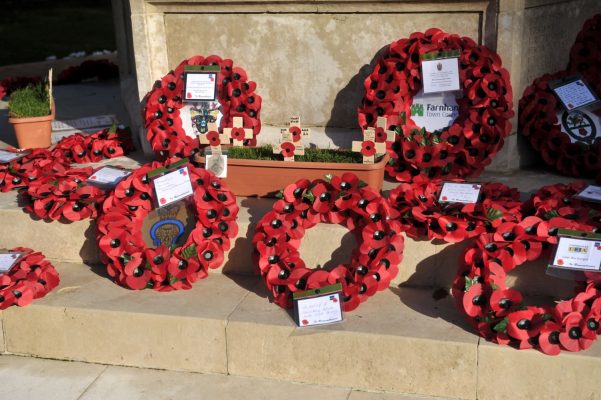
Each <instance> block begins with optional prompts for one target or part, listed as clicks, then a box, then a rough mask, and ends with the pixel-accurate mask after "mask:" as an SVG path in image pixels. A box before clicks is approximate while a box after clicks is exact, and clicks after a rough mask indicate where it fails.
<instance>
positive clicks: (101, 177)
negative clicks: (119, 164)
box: [87, 167, 131, 187]
mask: <svg viewBox="0 0 601 400" xmlns="http://www.w3.org/2000/svg"><path fill="white" fill-rule="evenodd" d="M129 174H131V172H130V171H127V170H124V169H120V168H113V167H102V168H100V169H99V170H98V171H96V172H94V173H93V174H92V175H90V177H89V178H88V179H87V180H88V182H90V183H96V184H98V185H101V186H110V187H115V186H117V184H118V183H119V181H120V180H121V179H123V178H125V177H126V176H128V175H129Z"/></svg>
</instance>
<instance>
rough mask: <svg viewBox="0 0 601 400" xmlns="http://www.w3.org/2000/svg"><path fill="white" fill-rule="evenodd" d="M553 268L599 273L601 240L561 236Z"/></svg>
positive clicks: (600, 266)
mask: <svg viewBox="0 0 601 400" xmlns="http://www.w3.org/2000/svg"><path fill="white" fill-rule="evenodd" d="M553 266H554V267H557V268H566V269H578V270H586V271H599V269H601V240H599V239H597V240H594V239H577V238H572V237H564V236H560V237H559V240H558V243H557V250H556V251H555V257H554V258H553Z"/></svg>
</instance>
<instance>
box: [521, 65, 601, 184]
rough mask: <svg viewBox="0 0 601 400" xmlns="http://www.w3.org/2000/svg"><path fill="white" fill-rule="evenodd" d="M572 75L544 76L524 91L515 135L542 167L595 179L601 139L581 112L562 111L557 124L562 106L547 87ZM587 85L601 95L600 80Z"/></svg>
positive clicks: (599, 169)
mask: <svg viewBox="0 0 601 400" xmlns="http://www.w3.org/2000/svg"><path fill="white" fill-rule="evenodd" d="M599 72H601V70H599ZM571 75H573V73H572V72H569V71H561V72H557V73H555V74H552V75H550V74H546V75H543V76H541V77H540V78H537V79H535V80H534V82H533V83H532V85H530V86H528V87H527V88H526V90H525V91H524V95H523V96H522V98H521V100H520V105H519V109H520V112H519V123H518V132H519V133H520V134H521V135H523V136H524V137H525V138H526V139H527V140H528V142H530V145H531V146H532V148H533V149H534V150H535V151H536V153H537V154H539V155H540V157H541V158H542V160H543V161H544V162H545V164H547V165H549V166H550V167H552V168H553V169H555V170H556V171H558V172H560V173H562V174H564V175H569V176H575V177H594V176H596V175H597V174H598V173H600V172H601V140H600V139H599V137H598V135H599V132H596V126H595V124H594V121H593V120H592V119H591V116H590V115H589V114H586V113H582V112H580V111H575V112H572V113H570V114H568V113H567V112H564V113H563V116H562V117H561V121H560V120H559V119H558V118H557V114H558V112H560V111H561V110H562V108H563V106H562V104H561V102H560V101H559V99H558V98H557V97H556V96H555V94H553V92H552V90H551V89H550V88H549V82H551V81H555V80H558V79H563V78H566V77H568V76H571ZM587 83H588V84H589V86H591V89H592V90H593V91H594V92H595V93H601V79H597V80H596V81H587ZM593 116H594V117H596V118H601V117H600V116H596V115H593ZM562 126H563V127H564V129H565V130H568V131H569V133H566V132H564V130H562Z"/></svg>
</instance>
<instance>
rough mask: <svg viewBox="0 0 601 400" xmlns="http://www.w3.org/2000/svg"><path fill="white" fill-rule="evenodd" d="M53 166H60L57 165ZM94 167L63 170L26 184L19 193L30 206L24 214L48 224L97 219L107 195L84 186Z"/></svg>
mask: <svg viewBox="0 0 601 400" xmlns="http://www.w3.org/2000/svg"><path fill="white" fill-rule="evenodd" d="M56 167H63V168H64V166H63V165H62V164H58V165H57V166H56ZM93 172H94V168H91V167H87V168H64V169H62V170H61V171H55V173H53V174H49V175H45V176H43V177H41V178H40V179H36V180H34V181H33V182H30V183H29V186H28V187H27V188H26V190H25V191H24V192H21V194H22V195H23V196H24V197H26V199H27V200H28V201H29V204H27V205H26V206H25V211H27V212H29V213H32V214H34V215H36V216H37V217H38V218H41V219H45V220H49V221H57V220H63V221H68V222H72V221H79V220H82V219H85V218H96V216H97V213H98V206H99V205H100V204H102V202H103V201H104V199H105V198H106V195H107V194H106V192H105V191H104V190H103V189H100V188H98V187H96V186H92V185H89V184H87V183H86V180H87V179H88V177H90V176H91V175H92V174H93Z"/></svg>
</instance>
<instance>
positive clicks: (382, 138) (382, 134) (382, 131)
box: [375, 117, 396, 143]
mask: <svg viewBox="0 0 601 400" xmlns="http://www.w3.org/2000/svg"><path fill="white" fill-rule="evenodd" d="M387 126H388V120H387V119H386V117H378V120H377V121H376V128H375V141H376V142H377V143H382V142H387V141H388V142H394V136H395V135H396V133H395V132H394V131H391V130H388V129H387Z"/></svg>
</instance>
